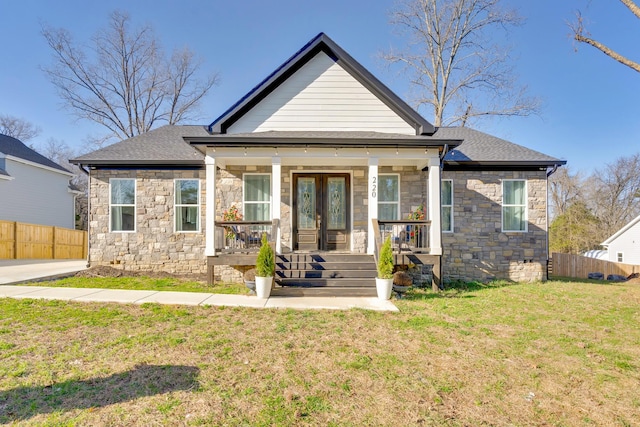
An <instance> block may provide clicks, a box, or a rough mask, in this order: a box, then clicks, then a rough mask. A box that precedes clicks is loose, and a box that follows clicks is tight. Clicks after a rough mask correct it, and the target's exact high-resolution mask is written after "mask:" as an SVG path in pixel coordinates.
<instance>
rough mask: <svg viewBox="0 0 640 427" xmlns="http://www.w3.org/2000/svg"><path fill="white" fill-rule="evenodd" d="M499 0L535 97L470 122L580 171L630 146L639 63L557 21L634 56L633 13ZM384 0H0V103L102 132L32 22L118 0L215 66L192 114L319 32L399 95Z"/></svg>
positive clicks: (62, 130)
mask: <svg viewBox="0 0 640 427" xmlns="http://www.w3.org/2000/svg"><path fill="white" fill-rule="evenodd" d="M505 4H506V5H509V6H513V7H516V8H517V9H518V11H519V12H520V14H521V15H522V16H523V17H524V18H525V20H526V22H525V24H524V25H523V26H521V27H519V28H516V29H515V30H514V31H513V32H512V37H511V40H512V41H513V44H514V52H515V54H516V55H515V60H516V62H515V69H516V72H517V74H518V76H519V80H520V82H521V83H522V84H525V85H527V86H528V87H529V91H530V94H531V95H533V96H537V97H540V98H541V99H542V100H543V104H544V107H543V110H542V114H541V115H540V116H539V117H538V116H533V117H526V118H511V119H499V120H498V119H494V120H491V121H488V122H482V123H480V124H478V125H476V126H475V127H476V128H477V129H479V130H483V131H485V132H489V133H491V134H494V135H496V136H499V137H502V138H505V139H508V140H510V141H513V142H515V143H518V144H521V145H524V146H527V147H529V148H532V149H534V150H538V151H541V152H543V153H545V154H549V155H552V156H555V157H558V158H561V159H565V160H567V161H568V162H569V165H570V167H571V169H572V170H573V171H583V172H584V173H585V174H590V173H592V172H593V171H594V170H595V169H596V168H601V167H602V166H603V164H604V163H608V162H613V161H614V160H615V159H616V158H618V157H621V156H629V155H632V154H635V153H637V152H638V151H640V120H639V118H640V103H639V102H637V98H638V94H640V90H639V89H640V73H636V72H634V71H632V70H631V69H629V68H627V67H625V66H623V65H621V64H619V63H617V62H615V61H613V60H612V59H610V58H608V57H606V56H605V55H603V54H602V53H600V52H598V51H596V50H595V49H593V48H591V47H589V46H586V45H581V46H578V48H579V50H578V52H577V53H576V52H575V51H574V47H575V45H574V43H573V42H572V40H571V38H570V30H569V28H568V27H567V22H568V21H571V20H572V19H573V16H574V12H575V10H577V9H581V10H582V11H583V15H585V16H587V17H588V21H589V22H588V25H589V30H590V31H591V33H592V35H593V36H594V37H596V38H599V39H601V40H602V41H603V42H605V43H608V44H610V45H611V47H614V48H616V49H618V50H619V51H620V52H621V53H623V54H627V55H629V56H631V58H632V59H635V60H640V53H637V40H640V37H639V36H640V22H638V20H637V19H636V18H635V17H634V16H633V15H632V14H631V13H630V12H629V11H628V10H626V8H625V7H624V6H623V5H622V4H621V3H620V2H619V1H616V0H562V1H557V0H536V1H518V0H505ZM393 5H394V2H393V1H382V0H376V1H371V0H341V1H338V0H323V1H311V0H285V1H278V0H272V1H258V0H252V1H249V0H246V1H242V0H235V1H230V0H227V1H218V0H209V1H195V0H194V1H192V0H180V1H178V0H153V1H150V0H137V1H134V0H125V1H121V0H114V1H104V2H88V1H86V0H83V1H80V0H58V1H55V2H54V1H49V0H22V1H17V0H0V52H2V60H0V114H9V115H13V116H18V117H21V118H24V119H26V120H28V121H31V122H33V123H35V124H37V125H38V126H40V127H41V128H42V133H41V135H40V136H39V137H38V138H37V139H36V140H34V141H33V143H34V144H35V145H38V144H44V143H45V142H46V141H47V140H48V139H49V138H55V139H57V140H61V141H64V142H66V143H67V144H68V145H69V146H72V147H81V146H82V144H83V142H84V140H85V138H86V136H87V135H89V134H96V135H97V134H100V133H102V130H101V129H100V127H98V126H97V125H93V124H91V123H89V122H82V121H79V122H78V121H75V119H74V117H73V116H72V115H71V114H70V112H69V111H66V110H64V109H63V108H62V106H61V104H60V100H59V98H58V97H57V95H56V93H55V90H54V88H53V86H52V85H51V84H50V83H49V82H48V80H47V79H46V78H45V76H44V74H43V73H42V71H40V69H39V66H42V65H47V64H50V61H51V52H49V51H48V47H47V46H46V44H45V42H44V39H43V38H42V36H41V34H40V29H41V24H42V23H46V24H48V25H50V26H53V27H63V28H66V29H68V30H69V31H70V32H71V33H72V34H73V35H74V37H75V38H76V39H77V40H83V41H84V40H87V41H88V40H89V38H90V37H91V36H92V35H93V34H94V33H95V32H96V30H97V29H98V28H102V27H104V26H106V23H107V19H108V16H109V14H110V13H111V12H112V11H113V10H115V9H118V10H123V11H127V12H129V13H130V15H131V17H132V20H133V22H134V25H137V24H141V23H149V24H151V25H152V26H153V28H154V29H155V31H156V34H157V35H158V36H159V37H160V39H161V41H162V43H163V46H164V47H165V49H166V50H168V51H171V50H172V49H173V48H176V47H182V46H185V45H186V46H189V47H190V48H191V49H192V50H193V51H194V52H196V53H197V54H198V55H199V56H200V57H201V58H203V59H204V68H205V69H206V70H212V71H217V72H218V73H219V74H220V77H221V81H220V84H219V85H218V86H216V87H214V89H213V90H212V91H211V93H210V94H209V96H208V97H207V98H206V99H205V101H204V102H203V103H202V117H203V119H202V121H201V123H209V122H210V121H211V120H213V119H214V118H216V117H217V116H218V115H220V114H221V113H222V112H223V111H224V110H226V109H227V108H228V107H229V106H230V105H231V104H233V103H234V102H235V101H236V100H238V99H239V98H240V97H242V96H243V95H244V94H245V93H246V92H247V91H249V90H250V89H251V88H252V87H253V86H255V85H256V84H257V83H258V82H260V81H261V80H262V79H263V78H264V77H266V76H267V75H268V74H269V73H270V72H271V71H273V70H274V69H275V68H276V67H278V66H279V65H280V64H281V63H282V62H284V61H285V60H286V59H287V58H288V57H289V56H291V55H292V54H293V53H294V52H295V51H297V50H298V49H299V48H300V47H302V46H303V45H304V44H305V43H306V42H307V41H309V40H310V39H311V38H313V37H314V36H315V35H316V34H318V33H319V32H325V33H326V34H327V35H328V36H329V37H331V38H332V39H333V40H334V41H335V42H336V43H338V44H339V45H340V46H342V47H343V48H344V49H345V50H346V51H347V52H349V53H350V54H351V55H352V56H353V57H354V58H355V59H356V60H357V61H359V62H360V63H361V64H362V65H364V66H365V67H366V68H368V69H369V70H370V71H371V72H372V73H373V74H374V75H376V76H377V77H378V78H379V79H380V80H382V82H383V83H385V84H386V85H387V86H389V87H390V88H391V89H392V90H393V91H395V92H396V93H397V94H398V95H399V96H401V97H403V98H405V99H408V98H409V96H408V94H409V91H410V87H409V85H408V82H407V80H408V79H407V78H405V77H403V75H402V74H399V73H397V72H395V71H392V70H389V69H387V68H386V67H385V66H384V64H383V62H382V61H381V60H380V59H379V57H378V55H379V53H380V52H381V51H383V50H386V49H388V48H390V47H399V46H401V45H402V42H403V41H402V40H401V39H400V38H398V37H397V35H395V33H394V29H393V27H392V26H391V25H390V24H389V13H390V11H391V10H392V9H393ZM634 54H635V55H636V56H635V57H634V56H633V55H634ZM424 115H425V117H426V118H427V119H428V120H430V119H431V117H429V116H428V114H424Z"/></svg>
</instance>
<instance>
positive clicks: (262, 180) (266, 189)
mask: <svg viewBox="0 0 640 427" xmlns="http://www.w3.org/2000/svg"><path fill="white" fill-rule="evenodd" d="M243 194H244V196H243V197H244V200H243V201H244V203H243V207H244V219H245V220H247V221H269V220H270V219H271V175H269V174H245V175H244V189H243Z"/></svg>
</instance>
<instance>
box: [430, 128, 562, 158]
mask: <svg viewBox="0 0 640 427" xmlns="http://www.w3.org/2000/svg"><path fill="white" fill-rule="evenodd" d="M433 136H434V137H439V138H440V139H461V140H463V141H464V142H463V143H462V144H461V145H459V146H458V147H456V148H455V149H453V150H451V151H449V152H448V153H447V155H446V156H445V158H444V161H445V164H449V165H455V164H469V163H480V164H484V165H511V164H513V165H516V164H520V165H522V164H530V165H540V166H551V165H562V164H565V163H566V161H565V160H559V159H556V158H555V157H551V156H548V155H546V154H543V153H540V152H538V151H535V150H531V149H529V148H526V147H523V146H522V145H518V144H514V143H513V142H509V141H507V140H504V139H501V138H498V137H495V136H493V135H489V134H487V133H484V132H480V131H477V130H474V129H470V128H467V127H443V128H439V129H438V130H437V131H436V133H435V134H434V135H433Z"/></svg>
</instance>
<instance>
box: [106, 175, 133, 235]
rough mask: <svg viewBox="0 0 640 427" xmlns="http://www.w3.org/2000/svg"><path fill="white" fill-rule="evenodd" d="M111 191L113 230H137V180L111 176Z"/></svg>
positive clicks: (110, 210) (110, 211)
mask: <svg viewBox="0 0 640 427" xmlns="http://www.w3.org/2000/svg"><path fill="white" fill-rule="evenodd" d="M109 193H110V195H109V202H110V209H109V213H110V215H111V221H110V223H111V231H135V223H136V221H135V219H136V180H135V179H129V178H111V179H110V180H109Z"/></svg>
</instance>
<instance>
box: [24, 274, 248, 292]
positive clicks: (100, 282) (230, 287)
mask: <svg viewBox="0 0 640 427" xmlns="http://www.w3.org/2000/svg"><path fill="white" fill-rule="evenodd" d="M26 285H33V286H53V287H63V288H99V289H135V290H145V291H180V292H206V293H215V294H243V295H244V294H247V293H248V289H247V288H246V287H245V286H244V284H240V283H216V284H215V285H213V286H210V285H207V284H206V283H204V282H199V281H188V280H181V279H174V278H153V277H148V276H139V277H68V278H66V279H60V280H55V281H51V282H37V283H27V284H26Z"/></svg>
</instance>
